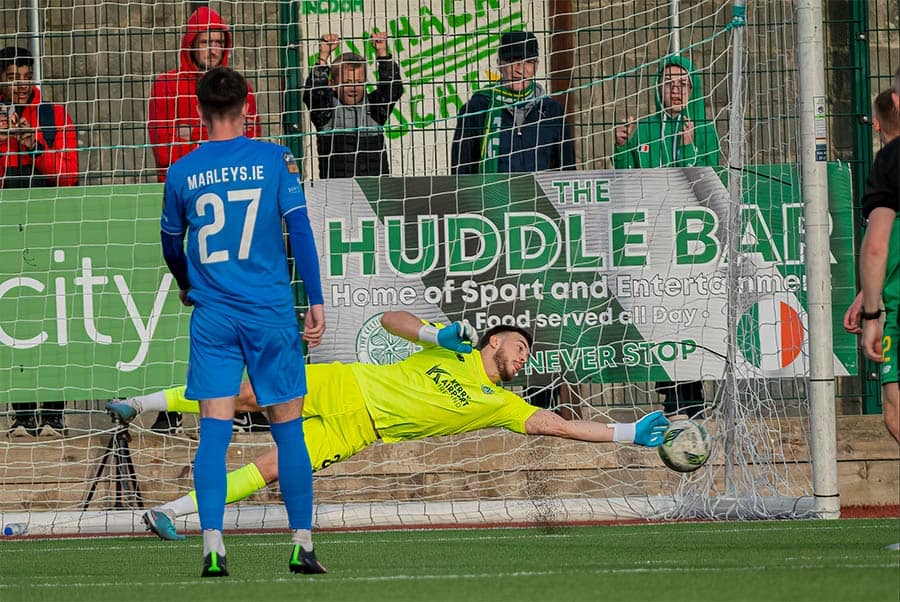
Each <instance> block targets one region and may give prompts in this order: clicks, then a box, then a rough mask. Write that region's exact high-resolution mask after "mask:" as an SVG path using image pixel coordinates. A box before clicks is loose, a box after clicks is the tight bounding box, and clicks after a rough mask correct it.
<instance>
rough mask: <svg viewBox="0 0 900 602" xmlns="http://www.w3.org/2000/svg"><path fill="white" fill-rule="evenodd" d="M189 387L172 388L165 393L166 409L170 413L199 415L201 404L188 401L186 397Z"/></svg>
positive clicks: (192, 400)
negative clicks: (185, 393)
mask: <svg viewBox="0 0 900 602" xmlns="http://www.w3.org/2000/svg"><path fill="white" fill-rule="evenodd" d="M186 389H187V387H172V388H171V389H166V390H165V391H163V393H164V394H165V396H166V407H165V409H166V410H167V411H169V412H181V413H182V414H199V413H200V402H199V401H197V400H194V399H188V398H186V397H185V396H184V392H185V390H186Z"/></svg>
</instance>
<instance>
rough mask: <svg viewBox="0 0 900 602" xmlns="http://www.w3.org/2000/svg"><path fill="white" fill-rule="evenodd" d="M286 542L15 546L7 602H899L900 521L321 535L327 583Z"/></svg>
mask: <svg viewBox="0 0 900 602" xmlns="http://www.w3.org/2000/svg"><path fill="white" fill-rule="evenodd" d="M287 540H288V537H287V535H283V534H279V535H272V534H265V535H232V536H227V535H226V545H227V546H228V564H229V570H230V571H231V577H228V578H225V579H203V580H201V579H200V578H199V577H198V575H199V573H200V568H201V558H200V553H201V549H200V546H201V542H200V538H199V537H197V536H193V537H189V538H188V539H187V541H183V542H162V541H159V540H157V539H155V538H150V537H130V538H124V537H123V538H79V539H55V540H49V539H48V540H28V539H25V540H7V541H5V542H2V543H0V600H3V601H4V602H12V601H17V600H40V601H41V602H45V601H47V600H66V601H69V602H77V601H81V600H84V601H90V602H100V601H103V600H115V601H118V602H121V601H130V600H191V601H192V602H206V601H210V602H213V601H214V602H225V601H228V600H240V601H242V602H250V601H255V600H263V601H265V602H277V601H280V600H290V601H291V602H296V601H298V600H309V601H314V602H328V601H331V600H361V601H365V602H381V601H385V602H397V601H400V600H416V601H420V600H421V601H429V602H437V601H441V600H462V601H464V602H475V601H478V600H491V601H506V600H508V601H510V602H527V601H530V600H535V601H538V600H539V601H541V602H547V601H548V600H564V601H570V600H572V601H574V600H590V601H591V602H596V601H598V600H604V601H605V600H623V601H624V600H636V601H640V602H650V601H654V600H667V601H668V600H678V601H685V602H687V601H691V600H704V601H716V600H766V601H775V600H815V601H822V600H866V601H867V602H872V601H877V600H886V601H890V602H897V600H900V552H892V551H885V550H883V549H882V548H883V547H884V546H885V545H886V544H891V543H897V542H900V519H878V520H839V521H766V522H748V523H735V522H720V523H673V524H639V525H622V526H602V527H562V528H546V529H479V530H416V531H368V532H352V533H318V534H316V551H317V552H318V554H319V557H320V559H321V560H322V562H323V563H324V564H325V566H327V567H328V569H329V571H330V573H329V574H327V575H316V576H304V575H292V574H290V573H289V572H288V570H287V562H288V556H289V546H288V544H287Z"/></svg>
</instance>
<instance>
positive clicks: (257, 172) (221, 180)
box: [187, 165, 264, 190]
mask: <svg viewBox="0 0 900 602" xmlns="http://www.w3.org/2000/svg"><path fill="white" fill-rule="evenodd" d="M263 178H264V176H263V166H262V165H249V166H248V165H235V166H229V167H220V168H218V169H207V170H204V171H201V172H197V173H193V174H191V175H189V176H188V177H187V185H188V189H190V190H197V188H199V187H201V186H208V185H209V184H227V183H228V182H251V181H254V180H262V179H263Z"/></svg>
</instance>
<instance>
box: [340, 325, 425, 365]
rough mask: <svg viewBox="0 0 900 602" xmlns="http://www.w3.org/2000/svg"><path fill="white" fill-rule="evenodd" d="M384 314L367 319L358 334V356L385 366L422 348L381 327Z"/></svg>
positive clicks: (370, 362)
mask: <svg viewBox="0 0 900 602" xmlns="http://www.w3.org/2000/svg"><path fill="white" fill-rule="evenodd" d="M381 316H382V314H376V315H374V316H372V317H371V318H369V319H368V320H366V321H365V322H364V323H363V325H362V327H361V328H360V329H359V332H358V333H357V334H356V358H357V360H359V361H360V362H363V363H365V364H378V365H379V366H385V365H387V364H394V363H396V362H399V361H400V360H405V359H406V358H408V357H409V356H410V355H412V354H413V353H415V352H416V351H419V350H421V349H422V348H421V347H420V346H419V345H416V344H415V343H411V342H410V341H407V340H406V339H404V338H401V337H398V336H395V335H392V334H391V333H389V332H388V331H386V330H385V329H384V328H382V327H381Z"/></svg>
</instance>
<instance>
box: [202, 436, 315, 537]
mask: <svg viewBox="0 0 900 602" xmlns="http://www.w3.org/2000/svg"><path fill="white" fill-rule="evenodd" d="M229 428H230V427H229ZM271 429H272V438H273V439H275V444H276V445H277V446H278V482H279V484H280V486H281V497H282V498H284V506H285V508H286V509H287V515H288V524H289V526H290V528H291V530H294V529H312V508H313V485H312V464H311V463H310V461H309V452H308V451H307V449H306V442H305V441H304V440H303V419H302V418H295V419H294V420H289V421H288V422H272V423H271ZM198 455H199V454H198ZM223 483H224V481H223ZM223 499H224V493H223ZM202 520H203V519H202V515H201V521H202Z"/></svg>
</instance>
